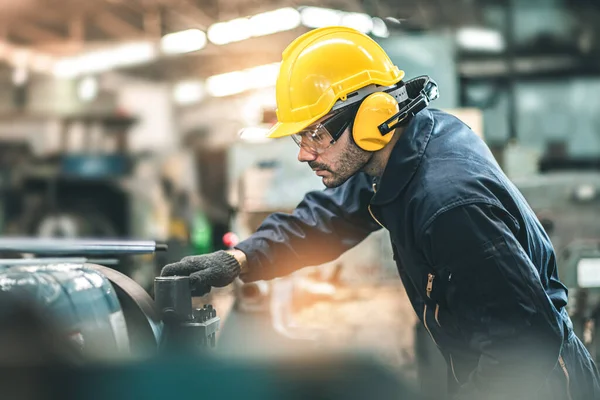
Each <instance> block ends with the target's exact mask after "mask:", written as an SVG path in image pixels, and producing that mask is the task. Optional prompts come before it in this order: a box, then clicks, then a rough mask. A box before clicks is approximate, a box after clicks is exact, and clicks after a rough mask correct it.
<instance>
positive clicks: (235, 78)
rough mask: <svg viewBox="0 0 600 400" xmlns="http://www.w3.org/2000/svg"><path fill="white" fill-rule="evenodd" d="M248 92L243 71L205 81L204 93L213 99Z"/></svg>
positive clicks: (216, 76)
mask: <svg viewBox="0 0 600 400" xmlns="http://www.w3.org/2000/svg"><path fill="white" fill-rule="evenodd" d="M246 90H248V82H247V80H246V74H245V72H244V71H236V72H228V73H226V74H220V75H214V76H211V77H209V78H208V79H206V92H207V93H208V94H210V95H211V96H214V97H224V96H231V95H234V94H238V93H242V92H245V91H246Z"/></svg>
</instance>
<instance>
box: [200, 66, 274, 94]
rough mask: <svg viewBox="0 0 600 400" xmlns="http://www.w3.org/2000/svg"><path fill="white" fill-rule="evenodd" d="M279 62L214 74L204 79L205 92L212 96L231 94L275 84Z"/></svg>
mask: <svg viewBox="0 0 600 400" xmlns="http://www.w3.org/2000/svg"><path fill="white" fill-rule="evenodd" d="M279 66H280V63H273V64H267V65H261V66H259V67H254V68H249V69H245V70H242V71H235V72H228V73H226V74H221V75H214V76H211V77H210V78H208V79H207V80H206V92H207V93H208V94H210V95H211V96H214V97H223V96H231V95H233V94H238V93H242V92H245V91H247V90H252V89H261V88H267V87H271V86H274V85H275V82H276V81H277V75H278V74H279Z"/></svg>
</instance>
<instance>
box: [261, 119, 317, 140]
mask: <svg viewBox="0 0 600 400" xmlns="http://www.w3.org/2000/svg"><path fill="white" fill-rule="evenodd" d="M318 119H319V117H317V118H314V119H309V120H307V121H299V122H277V123H276V124H275V125H273V126H272V127H271V129H270V130H269V132H268V133H267V137H268V138H270V139H279V138H282V137H286V136H292V135H294V134H296V133H298V132H300V131H301V130H303V129H304V128H306V127H307V126H309V125H310V124H312V123H313V122H315V121H316V120H318Z"/></svg>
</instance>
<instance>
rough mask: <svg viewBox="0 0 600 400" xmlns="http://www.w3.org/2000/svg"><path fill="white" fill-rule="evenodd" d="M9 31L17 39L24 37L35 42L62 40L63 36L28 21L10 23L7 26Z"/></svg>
mask: <svg viewBox="0 0 600 400" xmlns="http://www.w3.org/2000/svg"><path fill="white" fill-rule="evenodd" d="M8 30H9V33H10V34H11V35H13V36H15V37H18V38H19V39H25V40H28V41H30V42H34V43H35V44H39V43H48V42H64V41H65V37H64V36H62V35H60V34H58V33H56V32H54V31H51V30H48V29H44V28H40V27H39V26H38V25H36V24H34V23H29V22H19V23H17V24H11V25H10V26H9V28H8Z"/></svg>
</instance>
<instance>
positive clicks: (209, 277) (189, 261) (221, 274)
mask: <svg viewBox="0 0 600 400" xmlns="http://www.w3.org/2000/svg"><path fill="white" fill-rule="evenodd" d="M240 253H241V252H240ZM234 254H235V253H233V252H226V251H222V250H221V251H217V252H215V253H210V254H205V255H201V256H191V257H185V258H183V259H182V260H181V261H179V262H176V263H173V264H169V265H167V266H165V267H164V268H163V269H162V271H161V273H160V275H161V276H188V275H189V277H190V288H191V290H192V295H194V296H203V295H205V294H206V293H208V292H210V289H211V287H224V286H227V285H229V284H230V283H231V282H233V280H234V279H235V278H236V277H237V276H238V275H239V274H240V272H241V269H242V268H241V267H242V266H241V264H242V262H241V261H240V257H239V256H238V255H237V254H235V256H234ZM242 254H243V253H242Z"/></svg>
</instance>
